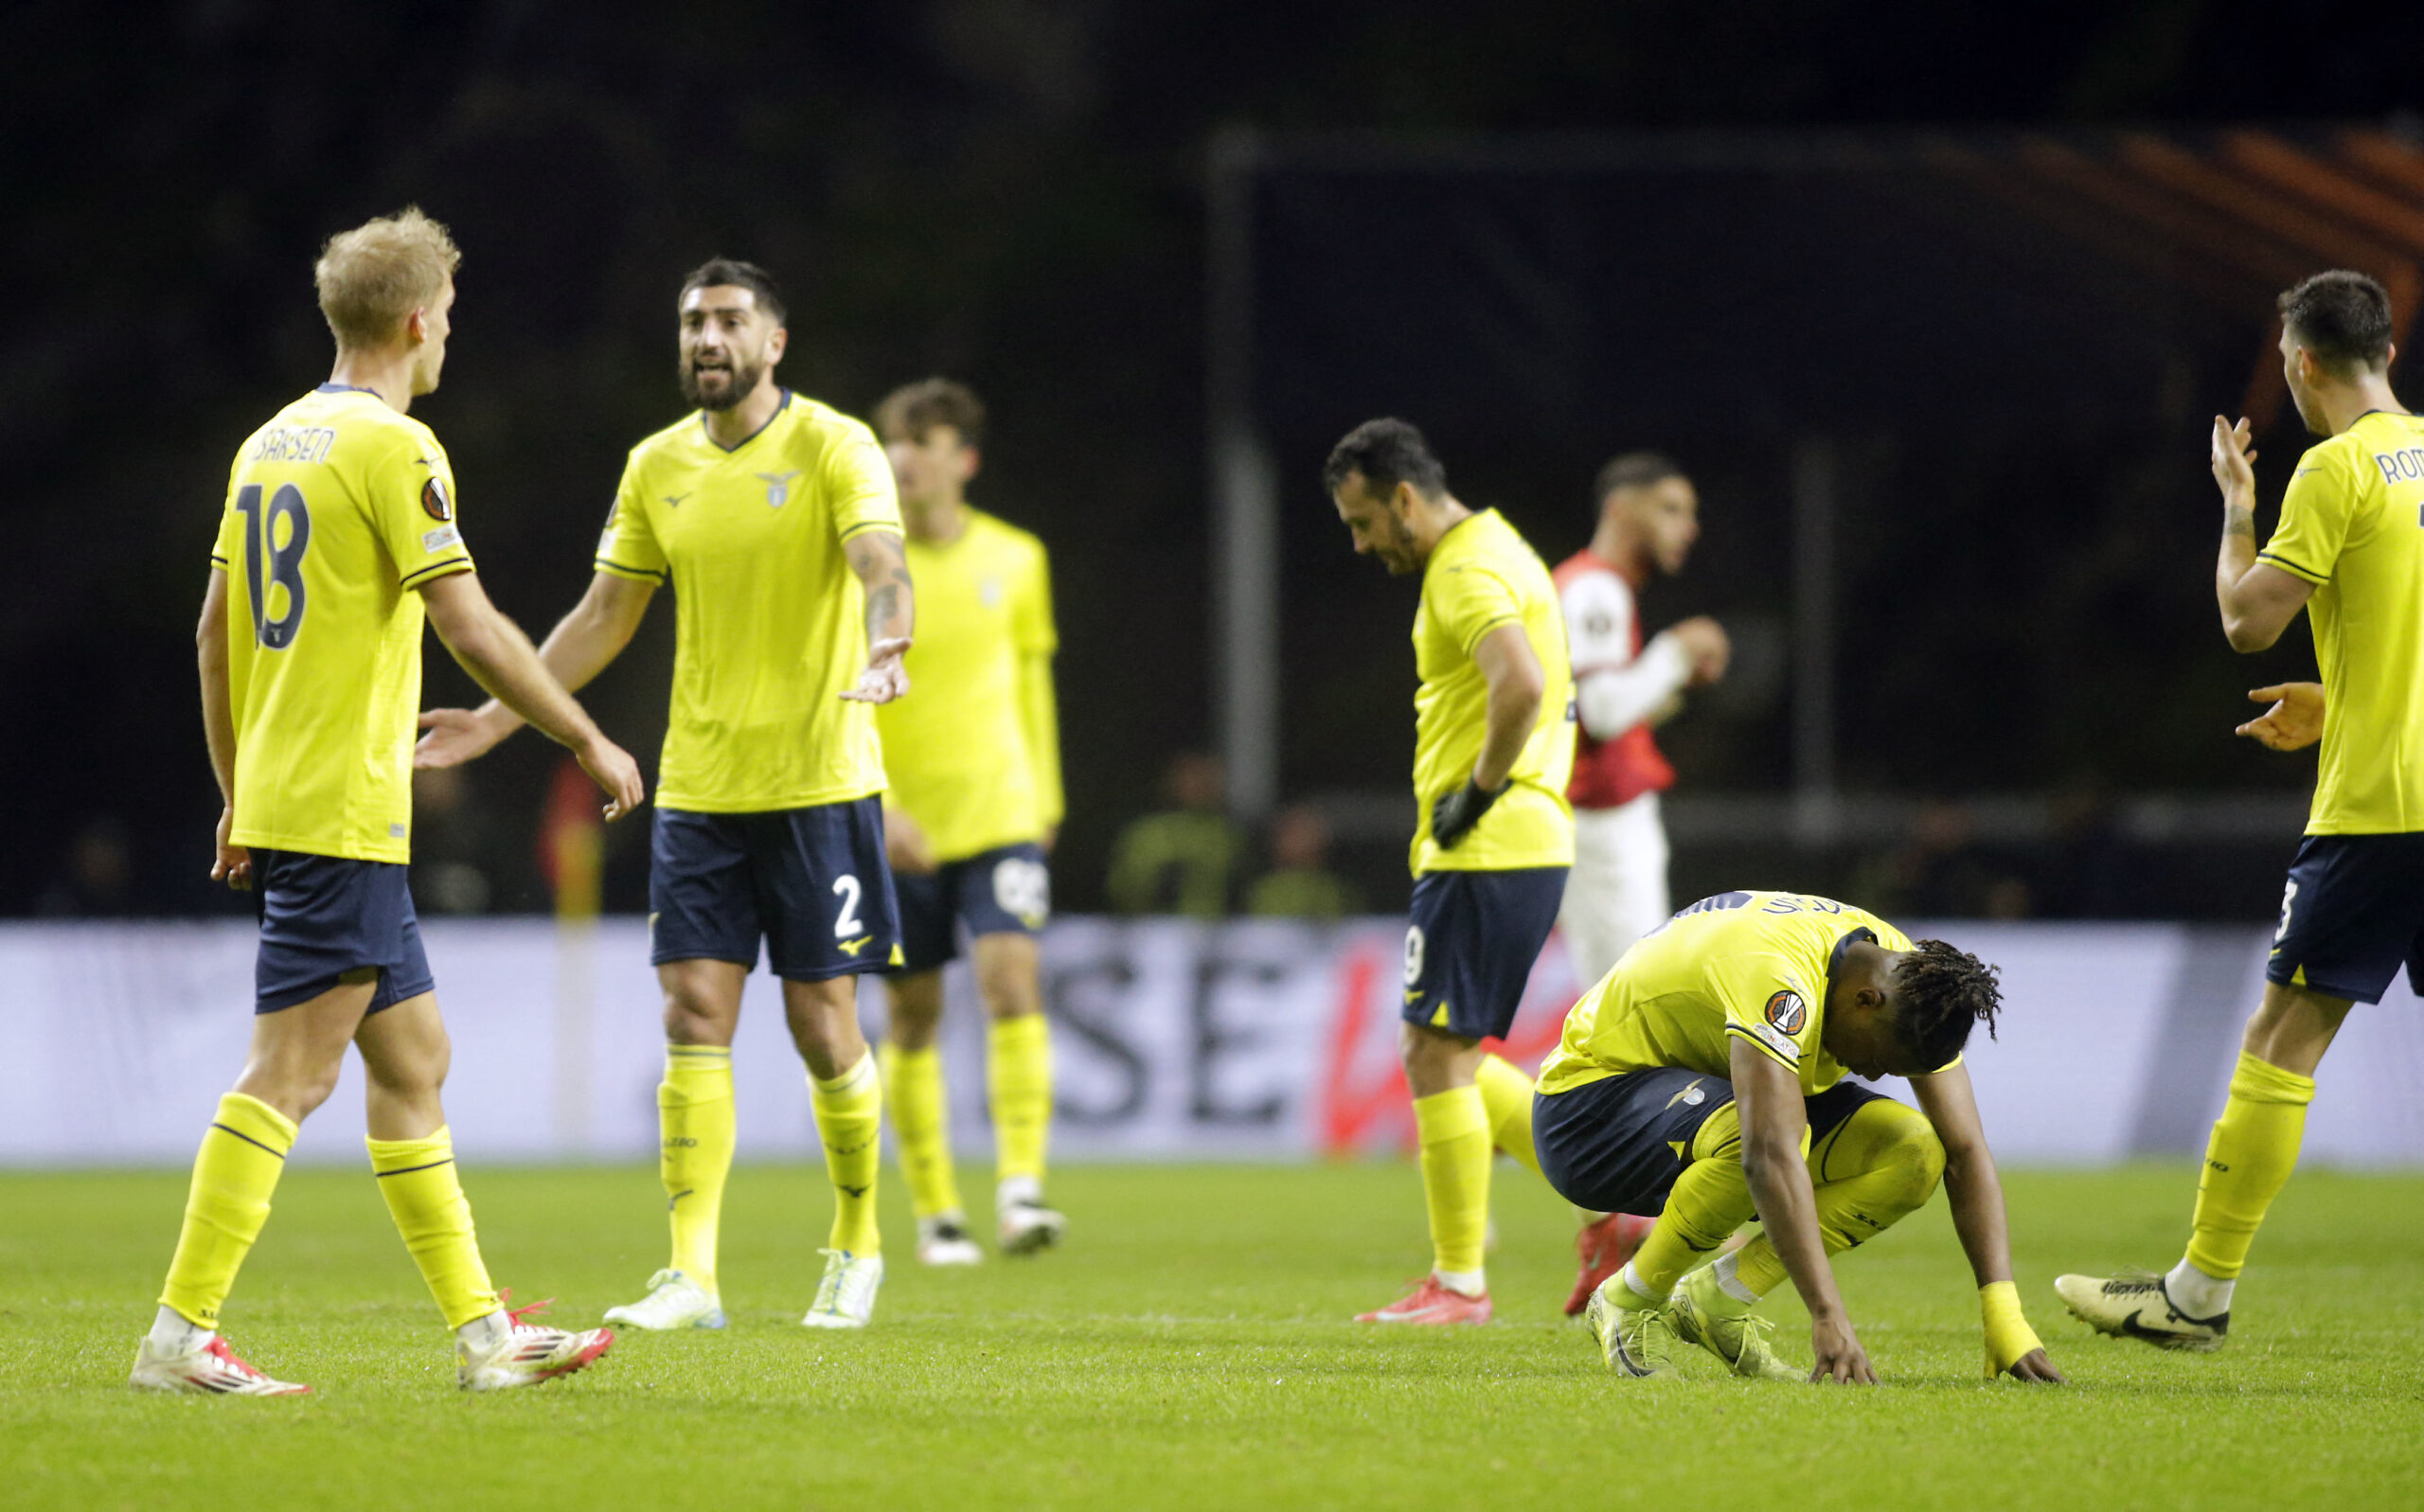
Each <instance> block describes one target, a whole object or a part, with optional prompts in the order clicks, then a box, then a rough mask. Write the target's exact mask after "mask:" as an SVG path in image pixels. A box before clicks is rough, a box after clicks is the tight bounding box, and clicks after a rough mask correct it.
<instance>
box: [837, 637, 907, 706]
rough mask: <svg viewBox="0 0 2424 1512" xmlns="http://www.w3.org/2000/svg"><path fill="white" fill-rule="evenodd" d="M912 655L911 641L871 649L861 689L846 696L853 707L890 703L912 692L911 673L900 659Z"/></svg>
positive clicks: (861, 676)
mask: <svg viewBox="0 0 2424 1512" xmlns="http://www.w3.org/2000/svg"><path fill="white" fill-rule="evenodd" d="M908 652H909V637H907V636H906V635H903V636H900V638H898V639H895V640H882V641H878V642H876V643H875V644H874V645H873V646H870V647H868V648H867V669H866V670H865V671H864V672H861V673H860V674H859V685H858V686H856V687H854V688H850V689H848V690H847V691H845V692H844V693H843V694H842V696H843V697H844V698H846V699H848V700H849V701H850V702H851V703H891V702H892V701H893V700H894V699H897V698H899V697H900V696H901V695H902V694H904V693H906V692H908V691H909V672H908V669H907V668H905V667H902V666H901V665H900V658H901V657H903V656H905V655H907V654H908Z"/></svg>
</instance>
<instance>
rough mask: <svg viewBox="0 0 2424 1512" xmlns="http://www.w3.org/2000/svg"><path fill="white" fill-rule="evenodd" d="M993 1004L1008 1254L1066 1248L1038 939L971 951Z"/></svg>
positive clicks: (1002, 1220)
mask: <svg viewBox="0 0 2424 1512" xmlns="http://www.w3.org/2000/svg"><path fill="white" fill-rule="evenodd" d="M970 962H971V965H972V966H973V967H974V968H975V969H976V991H977V995H978V996H979V997H981V998H982V999H983V1000H984V1002H985V1017H986V1021H987V1031H986V1033H987V1048H986V1056H985V1078H986V1091H987V1094H988V1097H989V1101H990V1102H991V1104H992V1108H993V1147H994V1159H995V1162H996V1169H995V1175H996V1178H997V1180H996V1185H995V1187H994V1195H993V1210H994V1216H995V1218H997V1219H998V1232H999V1237H1000V1242H1001V1246H1002V1253H1003V1254H1036V1253H1038V1252H1040V1251H1043V1250H1047V1249H1050V1248H1051V1247H1052V1246H1053V1245H1055V1244H1058V1243H1060V1236H1061V1235H1062V1234H1063V1233H1064V1232H1066V1230H1067V1229H1068V1226H1069V1220H1068V1219H1067V1218H1064V1217H1062V1216H1061V1215H1060V1213H1058V1212H1056V1211H1054V1209H1053V1208H1052V1207H1051V1205H1050V1204H1049V1203H1047V1202H1045V1201H1044V1200H1043V1173H1044V1159H1045V1155H1046V1152H1047V1148H1048V1147H1049V1143H1050V1140H1051V1133H1052V1041H1051V1027H1050V1024H1049V1022H1048V1021H1047V1020H1046V1019H1045V1018H1044V1016H1043V983H1042V973H1043V953H1042V952H1041V951H1039V950H1038V949H1037V946H1036V942H1035V936H1034V935H1032V934H1017V933H1013V932H1009V931H1003V932H1000V933H996V934H980V935H978V936H977V937H976V939H975V941H974V942H973V944H972V946H971V950H970Z"/></svg>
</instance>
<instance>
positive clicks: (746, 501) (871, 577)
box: [420, 258, 912, 1328]
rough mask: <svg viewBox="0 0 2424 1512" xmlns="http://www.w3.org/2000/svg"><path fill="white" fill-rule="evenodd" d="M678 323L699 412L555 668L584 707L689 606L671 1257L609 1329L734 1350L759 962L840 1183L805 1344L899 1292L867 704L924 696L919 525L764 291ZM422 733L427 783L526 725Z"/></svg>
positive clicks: (556, 637) (653, 915)
mask: <svg viewBox="0 0 2424 1512" xmlns="http://www.w3.org/2000/svg"><path fill="white" fill-rule="evenodd" d="M677 310H678V313H679V317H680V328H679V334H680V345H681V357H682V365H681V377H682V391H683V395H684V397H685V398H686V399H687V400H689V401H690V402H691V403H692V404H694V405H696V406H697V409H696V411H695V413H693V414H691V415H688V416H686V417H685V418H682V419H681V420H680V421H678V422H676V423H675V424H673V425H671V426H668V427H667V428H666V429H665V430H663V431H660V432H658V433H657V434H656V435H654V436H650V437H649V438H648V439H647V440H645V441H642V442H641V443H640V444H639V445H638V446H635V447H633V449H632V454H631V459H630V461H629V462H628V463H627V464H626V466H625V467H624V470H623V481H622V486H621V488H620V489H618V490H617V492H616V494H615V510H614V513H613V514H612V515H610V516H609V517H608V519H607V523H606V533H605V537H604V539H603V540H601V541H600V542H599V543H598V546H597V558H596V567H597V572H596V576H595V577H593V578H592V579H591V581H590V586H589V592H588V593H587V595H585V596H583V597H582V599H581V601H580V603H579V605H578V606H576V607H575V608H574V610H573V611H572V613H571V614H567V615H565V616H564V618H563V621H562V622H561V624H559V625H557V626H556V628H555V630H554V631H551V632H550V633H549V634H548V636H547V640H546V644H545V645H544V646H543V647H541V648H540V655H541V656H542V657H543V658H544V660H545V662H546V664H547V666H548V667H549V668H550V669H551V670H553V671H554V672H555V673H556V675H557V676H558V677H560V678H561V679H562V680H563V682H564V684H565V685H567V686H570V687H579V686H582V685H585V684H587V683H588V681H589V680H590V679H591V678H593V677H596V676H597V674H598V672H600V671H601V670H603V669H604V668H605V667H606V666H607V664H608V663H610V662H612V661H613V660H614V659H615V656H616V655H617V654H618V653H620V652H621V650H622V649H623V648H624V647H625V646H626V645H628V644H630V641H631V638H632V634H633V631H636V630H637V629H638V628H639V623H640V617H641V616H642V615H643V614H646V613H647V611H648V606H649V601H650V599H651V598H652V597H653V596H655V593H656V590H657V589H658V588H660V587H664V586H668V585H670V586H671V587H672V588H673V589H674V590H675V598H674V614H675V616H676V617H675V622H674V649H673V707H672V717H671V720H669V722H668V729H667V731H666V737H665V755H664V758H663V762H662V765H661V767H660V769H659V772H658V783H657V794H656V827H655V831H654V834H653V836H652V840H651V849H650V866H649V936H650V959H651V961H652V962H653V963H654V965H655V967H656V973H657V981H658V984H659V985H660V987H662V988H663V990H664V994H665V1038H666V1049H665V1059H666V1065H665V1080H664V1082H663V1084H662V1085H660V1086H659V1087H658V1088H657V1112H658V1124H659V1129H660V1131H661V1133H662V1136H663V1142H662V1147H661V1153H660V1157H659V1159H660V1174H661V1175H662V1176H663V1178H664V1181H665V1194H666V1200H667V1203H668V1207H669V1208H670V1209H671V1213H672V1218H671V1225H672V1231H673V1247H672V1251H673V1253H672V1257H671V1260H670V1262H669V1263H668V1265H667V1266H666V1267H665V1268H664V1269H662V1270H660V1271H658V1272H656V1273H655V1274H654V1275H653V1276H651V1278H650V1280H649V1286H648V1294H647V1295H646V1296H645V1297H643V1298H642V1299H641V1300H639V1301H637V1302H634V1303H631V1304H628V1305H626V1306H624V1307H614V1308H611V1309H609V1310H608V1312H607V1314H606V1316H607V1319H608V1321H610V1322H617V1323H627V1324H630V1325H632V1326H633V1327H638V1328H720V1327H722V1326H723V1323H724V1314H723V1307H722V1301H721V1296H722V1293H721V1291H720V1290H719V1286H718V1277H717V1273H716V1257H717V1256H716V1240H717V1231H718V1227H719V1222H720V1218H721V1216H722V1201H723V1186H724V1180H725V1176H726V1174H727V1173H728V1172H729V1170H730V1169H731V1166H732V1151H733V1142H734V1129H735V1125H734V1117H733V1106H732V1038H733V1033H734V1031H735V1030H736V1029H737V1028H738V1027H739V1025H740V989H741V985H742V983H743V982H745V981H746V980H747V978H748V975H749V972H750V970H751V969H753V968H754V967H755V966H756V965H757V957H758V952H759V948H760V945H761V943H762V945H763V947H764V950H765V953H766V956H767V960H768V963H769V964H770V965H771V966H772V967H773V969H774V972H775V976H776V977H778V978H780V979H781V981H782V989H783V1011H784V1015H785V1017H786V1019H787V1020H788V1021H789V1025H790V1028H791V1034H792V1042H793V1045H794V1046H796V1047H797V1049H798V1051H799V1055H800V1058H801V1059H802V1060H803V1061H805V1062H806V1063H807V1067H808V1078H809V1087H810V1100H811V1103H812V1105H813V1106H814V1108H815V1111H816V1127H817V1133H818V1135H819V1137H820V1138H821V1139H822V1140H823V1142H824V1146H825V1166H826V1171H827V1173H828V1175H829V1177H830V1178H831V1180H832V1183H833V1193H834V1213H833V1226H832V1230H831V1234H830V1236H829V1240H828V1245H827V1248H826V1250H825V1251H824V1254H825V1255H826V1265H825V1272H824V1277H823V1279H822V1281H821V1282H820V1283H819V1284H818V1286H817V1289H816V1296H815V1301H814V1302H813V1303H812V1304H811V1306H810V1307H809V1309H808V1314H807V1316H806V1317H805V1318H803V1319H802V1320H801V1321H802V1322H803V1323H804V1324H806V1325H808V1326H810V1327H811V1328H858V1327H864V1326H865V1325H866V1322H867V1319H868V1317H869V1316H870V1315H871V1314H872V1313H873V1311H874V1308H875V1300H876V1292H877V1290H878V1289H879V1288H880V1287H881V1286H882V1284H883V1256H882V1253H881V1241H880V1239H879V1237H878V1236H877V1232H876V1208H875V1198H876V1168H877V1162H878V1158H879V1152H878V1148H877V1143H878V1133H879V1131H880V1128H881V1124H882V1110H883V1094H882V1087H881V1085H880V1077H879V1076H878V1075H877V1071H876V1062H875V1058H874V1056H873V1055H872V1054H870V1053H869V1052H868V1049H867V1044H866V1041H865V1040H864V1038H863V1037H862V1036H861V1034H860V1032H859V1020H858V994H857V980H858V976H859V974H860V973H862V972H866V971H880V970H882V969H885V968H886V967H888V966H895V965H898V964H899V958H900V919H899V913H898V909H897V907H896V904H895V902H894V898H893V890H892V874H891V871H890V869H889V868H888V867H887V866H886V865H885V863H884V840H883V815H882V800H881V798H880V797H879V796H878V795H879V794H880V793H881V792H882V790H883V786H884V777H883V756H882V750H881V749H880V747H879V746H878V744H877V740H876V733H875V720H874V717H873V715H872V713H871V711H870V709H869V705H871V704H876V703H887V702H889V701H891V700H893V699H895V698H898V697H900V695H901V694H903V693H905V692H906V691H908V680H907V678H906V677H905V676H904V675H903V673H902V671H901V665H900V661H901V656H902V653H904V652H905V651H907V650H908V649H909V631H910V623H911V615H912V609H911V602H910V586H909V572H908V566H907V560H906V557H905V555H904V553H903V550H902V546H901V539H900V508H899V507H898V505H897V503H896V502H895V498H894V494H893V485H892V470H891V468H890V467H889V466H888V465H887V464H886V462H885V461H884V456H883V451H882V448H881V447H879V446H878V445H877V444H876V440H875V436H874V433H873V432H871V431H869V430H868V429H867V428H866V426H864V425H863V424H861V423H860V422H859V421H857V420H854V419H851V418H847V416H844V415H842V414H840V413H838V412H836V411H834V410H831V409H829V408H827V407H826V406H825V405H823V404H819V403H817V402H816V401H815V400H811V399H807V398H804V397H802V396H800V395H797V394H794V393H793V392H792V391H791V390H790V389H788V388H785V387H783V386H782V385H781V384H779V383H777V382H775V364H776V363H778V362H779V361H781V359H782V355H783V350H784V346H785V343H786V340H787V339H788V333H787V332H786V330H785V329H784V325H783V321H784V306H783V299H782V294H781V293H780V292H779V291H778V290H777V289H776V288H775V282H774V280H773V279H772V278H770V277H769V276H767V275H766V273H765V272H764V270H762V269H760V268H757V267H755V266H752V265H751V264H749V263H746V262H736V261H732V260H729V259H726V258H717V259H715V260H714V261H711V262H708V263H706V264H704V266H702V267H700V268H699V269H698V270H697V271H696V272H694V273H692V274H691V275H690V276H689V277H688V278H687V279H686V280H684V282H683V285H682V292H681V295H680V298H679V300H678V301H677ZM423 722H425V723H427V724H429V725H431V726H432V730H431V734H430V736H429V738H427V740H425V741H424V742H423V748H422V752H421V756H420V759H421V761H422V764H423V765H428V766H446V765H452V764H454V762H457V761H464V760H469V759H470V758H472V756H478V755H479V754H480V753H482V752H484V751H486V750H488V749H489V748H490V747H491V746H493V745H494V744H496V742H497V741H499V740H501V739H503V738H505V737H506V736H507V735H508V734H510V733H511V732H512V731H513V730H514V729H515V728H516V727H517V726H518V725H519V723H520V720H518V719H517V717H516V716H515V715H514V714H513V713H512V711H510V710H509V709H507V708H505V707H503V706H501V705H499V704H496V703H490V704H487V705H485V706H484V707H482V708H480V709H479V710H477V711H476V712H473V713H465V712H463V711H460V710H440V711H436V712H433V713H432V714H430V715H429V716H427V717H426V718H425V720H424V721H423Z"/></svg>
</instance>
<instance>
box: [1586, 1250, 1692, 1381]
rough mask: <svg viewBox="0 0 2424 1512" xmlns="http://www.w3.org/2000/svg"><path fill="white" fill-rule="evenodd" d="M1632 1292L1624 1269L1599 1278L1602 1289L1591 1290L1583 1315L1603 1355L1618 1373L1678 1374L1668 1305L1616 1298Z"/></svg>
mask: <svg viewBox="0 0 2424 1512" xmlns="http://www.w3.org/2000/svg"><path fill="white" fill-rule="evenodd" d="M1631 1295H1632V1290H1631V1288H1629V1287H1627V1286H1626V1285H1625V1278H1624V1274H1623V1272H1617V1273H1616V1274H1614V1275H1612V1276H1610V1277H1608V1279H1606V1280H1605V1281H1602V1282H1600V1283H1599V1290H1596V1291H1594V1292H1592V1293H1591V1305H1590V1306H1589V1307H1585V1308H1584V1309H1583V1312H1582V1316H1583V1321H1585V1322H1586V1323H1588V1324H1590V1325H1591V1337H1593V1338H1594V1339H1596V1340H1598V1341H1599V1354H1600V1356H1601V1358H1603V1359H1605V1360H1606V1361H1608V1368H1609V1369H1610V1370H1613V1371H1614V1372H1615V1373H1616V1374H1617V1375H1619V1376H1634V1377H1653V1376H1673V1375H1676V1374H1678V1372H1677V1371H1676V1369H1675V1357H1674V1347H1675V1325H1673V1324H1672V1323H1670V1322H1668V1321H1667V1308H1665V1307H1624V1306H1622V1305H1620V1303H1619V1302H1618V1301H1617V1300H1616V1299H1617V1298H1619V1297H1631Z"/></svg>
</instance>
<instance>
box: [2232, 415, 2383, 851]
mask: <svg viewBox="0 0 2424 1512" xmlns="http://www.w3.org/2000/svg"><path fill="white" fill-rule="evenodd" d="M2260 558H2261V560H2265V561H2269V562H2271V563H2272V564H2273V566H2275V567H2278V568H2280V569H2281V570H2282V571H2284V572H2288V573H2293V574H2295V575H2296V576H2298V577H2300V578H2305V579H2306V580H2307V581H2308V582H2310V583H2313V584H2314V585H2315V590H2314V596H2313V597H2311V598H2309V599H2308V600H2307V619H2308V623H2309V625H2310V626H2311V628H2312V630H2313V631H2314V659H2315V662H2316V664H2317V665H2318V666H2320V667H2322V669H2323V692H2324V699H2323V754H2322V756H2321V765H2320V766H2319V767H2318V768H2317V769H2316V772H2315V781H2314V807H2313V809H2311V810H2310V811H2309V812H2308V818H2307V833H2308V834H2310V835H2379V834H2390V833H2397V832H2404V831H2408V830H2418V829H2424V418H2417V417H2415V416H2413V415H2391V414H2387V413H2384V412H2383V411H2380V410H2376V411H2374V412H2373V413H2372V414H2369V415H2366V416H2364V417H2363V418H2360V419H2359V420H2358V421H2357V423H2356V424H2354V425H2351V426H2350V427H2348V429H2346V430H2344V431H2343V432H2341V433H2340V434H2339V435H2338V436H2333V437H2332V438H2331V439H2330V440H2328V441H2326V442H2324V443H2323V444H2321V445H2320V446H2317V447H2314V448H2313V449H2312V450H2310V451H2308V453H2307V454H2306V455H2305V456H2303V457H2301V458H2299V459H2298V471H2297V475H2296V476H2295V477H2292V478H2291V479H2290V489H2289V492H2288V494H2287V495H2286V496H2284V497H2283V499H2282V500H2281V524H2280V527H2279V528H2278V529H2276V530H2274V531H2273V539H2272V540H2271V541H2269V542H2267V543H2265V545H2264V550H2263V551H2262V553H2260Z"/></svg>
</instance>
